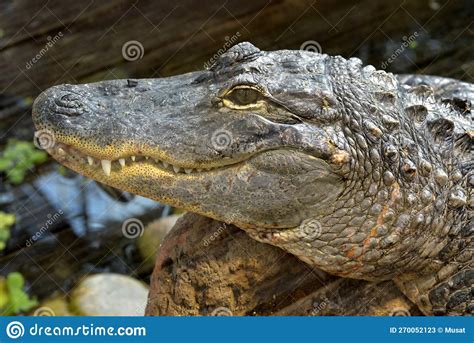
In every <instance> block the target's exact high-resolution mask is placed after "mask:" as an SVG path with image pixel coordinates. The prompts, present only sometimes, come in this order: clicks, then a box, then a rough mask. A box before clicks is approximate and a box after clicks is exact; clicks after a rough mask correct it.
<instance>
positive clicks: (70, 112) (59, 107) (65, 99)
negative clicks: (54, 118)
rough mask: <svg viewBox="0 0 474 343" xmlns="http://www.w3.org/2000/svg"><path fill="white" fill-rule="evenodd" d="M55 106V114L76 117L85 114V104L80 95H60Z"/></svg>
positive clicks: (55, 100) (55, 101)
mask: <svg viewBox="0 0 474 343" xmlns="http://www.w3.org/2000/svg"><path fill="white" fill-rule="evenodd" d="M54 104H55V108H54V112H56V113H58V114H64V115H66V116H74V117H75V116H79V115H81V114H83V113H84V112H85V106H84V103H83V102H82V101H81V99H80V96H79V95H78V94H74V93H68V92H65V93H60V94H59V96H58V97H56V98H55V99H54Z"/></svg>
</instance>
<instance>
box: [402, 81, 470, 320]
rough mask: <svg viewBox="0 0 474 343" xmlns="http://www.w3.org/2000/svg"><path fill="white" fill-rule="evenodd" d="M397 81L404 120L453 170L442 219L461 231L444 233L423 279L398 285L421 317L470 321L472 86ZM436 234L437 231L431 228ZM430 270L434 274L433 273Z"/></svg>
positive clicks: (452, 229)
mask: <svg viewBox="0 0 474 343" xmlns="http://www.w3.org/2000/svg"><path fill="white" fill-rule="evenodd" d="M398 80H399V82H400V84H401V85H402V87H403V88H404V89H405V95H406V96H405V101H406V114H407V115H409V116H411V117H412V119H413V122H414V123H415V127H416V128H417V129H418V130H424V131H427V132H428V133H429V135H427V137H432V139H431V141H430V142H429V144H426V145H425V146H427V147H429V148H430V149H431V150H432V151H431V152H432V153H433V154H432V156H434V157H436V156H437V157H438V158H439V159H441V161H440V163H442V164H444V165H445V166H446V168H448V169H451V170H448V171H447V172H448V174H450V175H453V176H452V177H451V180H447V181H446V185H445V187H446V188H448V189H449V188H451V189H453V191H452V193H451V195H450V196H449V198H448V201H449V207H450V209H451V211H450V212H447V211H446V212H444V213H442V214H441V215H445V216H457V217H458V218H459V217H461V220H457V223H460V225H459V227H449V228H447V229H446V230H449V232H448V236H449V238H450V239H449V243H448V244H447V245H446V246H445V247H444V248H443V249H442V250H441V251H440V252H439V254H438V255H437V256H436V258H435V261H434V262H433V263H432V264H431V265H430V266H426V271H427V273H426V274H425V275H423V276H420V275H414V274H410V275H402V276H401V277H399V278H397V280H396V281H397V283H398V285H399V286H400V288H401V289H402V290H403V291H404V292H405V293H406V294H407V296H408V297H410V298H411V299H412V300H413V301H414V302H415V303H417V304H418V305H419V306H420V307H421V309H422V310H424V312H425V313H433V314H435V315H446V314H448V315H449V314H451V315H460V314H464V315H472V314H473V313H474V296H473V292H474V259H473V257H474V225H473V220H472V219H473V198H474V194H473V185H474V173H473V166H474V158H473V136H474V125H473V113H472V112H471V103H472V102H474V85H472V84H469V83H464V82H460V81H457V80H453V79H448V78H442V77H436V76H422V75H400V76H398ZM439 177H440V178H443V177H444V175H439ZM463 190H465V191H467V194H465V193H463ZM469 199H470V200H469ZM466 202H467V204H466ZM466 205H467V206H466ZM456 226H458V225H457V224H456ZM435 229H436V226H433V230H435ZM436 264H438V265H439V266H441V268H438V267H436ZM430 268H433V272H432V273H431V272H429V269H430Z"/></svg>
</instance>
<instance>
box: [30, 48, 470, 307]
mask: <svg viewBox="0 0 474 343" xmlns="http://www.w3.org/2000/svg"><path fill="white" fill-rule="evenodd" d="M473 99H474V86H473V85H471V84H467V83H463V82H459V81H455V80H449V79H444V78H439V77H430V76H398V77H397V76H394V75H392V74H389V73H385V72H384V71H377V70H375V68H374V67H372V66H365V67H364V66H362V63H361V61H360V60H358V59H356V58H351V59H349V60H346V59H344V58H342V57H339V56H335V57H332V56H328V55H324V54H318V53H313V52H306V51H287V50H283V51H275V52H263V51H260V50H258V49H257V48H256V47H254V46H253V45H251V44H250V43H241V44H239V45H236V46H234V47H233V48H232V49H230V50H229V51H227V52H226V53H224V54H223V55H222V56H221V57H220V58H219V60H218V61H217V62H216V64H215V65H214V66H213V67H212V68H211V69H210V70H206V71H200V72H194V73H190V74H185V75H180V76H175V77H170V78H164V79H144V80H138V81H133V82H131V81H128V82H127V81H126V80H114V81H102V82H98V83H92V84H85V85H61V86H56V87H53V88H50V89H48V90H46V91H45V92H44V93H42V94H41V95H40V96H39V97H38V99H37V100H36V102H35V105H34V109H33V116H34V121H35V123H36V126H37V129H38V130H39V132H40V133H43V134H44V133H45V132H46V133H51V132H52V133H54V136H55V141H56V144H55V145H54V146H52V147H49V148H48V152H49V153H50V154H52V155H53V157H55V158H56V159H58V161H60V162H61V163H63V164H64V165H66V166H68V167H70V168H72V169H74V170H76V171H78V172H80V173H82V174H84V175H86V176H89V177H92V178H94V179H97V180H99V181H101V182H104V183H106V184H109V185H111V186H114V187H117V188H120V189H124V190H127V191H130V192H134V193H138V194H141V195H144V196H147V197H150V198H154V199H157V200H160V201H163V202H167V203H170V204H172V205H176V206H179V207H184V208H186V209H188V210H190V211H193V212H197V213H200V214H202V215H205V216H208V217H211V218H214V219H217V220H220V221H224V222H227V223H232V224H235V225H236V226H238V227H240V228H242V229H244V230H246V231H247V232H248V233H249V234H250V235H251V236H252V237H254V238H255V239H257V240H259V241H262V242H266V243H269V244H272V245H276V246H279V247H281V248H283V249H285V250H287V251H288V252H290V253H292V254H294V255H296V256H298V257H299V258H300V259H302V260H303V261H305V262H307V263H310V264H312V265H314V266H317V267H319V268H321V269H323V270H325V271H327V272H329V273H333V274H336V275H339V276H343V277H350V278H357V279H364V280H369V281H381V280H390V279H392V280H394V281H395V282H396V283H397V284H398V285H399V287H400V289H401V290H402V291H403V292H404V293H405V294H406V295H407V296H408V297H409V298H410V299H411V300H412V301H414V302H415V303H416V304H417V305H418V306H419V307H420V308H421V310H422V311H423V312H424V313H426V314H453V315H462V314H472V313H473V311H474V304H473V283H474V262H473V256H474V251H473V250H474V249H473V248H474V245H473V236H474V228H473V222H472V213H473V206H474V205H473V185H474V173H473V164H474V162H473V136H474V125H473V115H472V113H471V109H470V103H471V101H472V100H473ZM45 130H47V131H45ZM86 155H87V156H90V157H92V158H93V160H94V161H95V162H94V163H92V165H89V164H87V163H86ZM131 156H137V158H136V160H135V162H132V161H131V159H130V158H131ZM140 156H142V157H140ZM145 156H148V157H150V158H149V159H145ZM119 159H125V160H124V161H122V162H125V164H126V165H125V167H120V165H119V163H118V162H116V161H115V160H119ZM155 159H156V160H158V162H155V161H154V160H155ZM96 160H106V161H105V162H103V163H102V164H103V165H104V170H105V173H104V172H102V170H101V168H100V166H99V165H98V163H97V161H96ZM110 160H113V161H114V162H112V165H111V170H110V173H109V170H108V166H109V162H108V161H110ZM171 165H173V166H174V169H173V168H172V167H171ZM181 168H185V169H188V171H187V172H189V174H188V173H185V172H184V170H183V169H181ZM194 168H197V169H194ZM206 168H212V169H211V170H206ZM190 169H192V170H190ZM200 169H203V170H200ZM106 174H110V175H108V176H107V175H106Z"/></svg>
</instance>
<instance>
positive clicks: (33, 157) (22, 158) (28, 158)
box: [0, 139, 48, 184]
mask: <svg viewBox="0 0 474 343" xmlns="http://www.w3.org/2000/svg"><path fill="white" fill-rule="evenodd" d="M47 158H48V155H47V154H46V152H44V151H41V150H38V149H36V148H35V146H34V144H33V143H31V142H27V141H19V140H16V139H10V140H9V141H8V143H7V146H6V147H5V149H4V151H3V153H2V155H1V157H0V172H4V173H5V174H6V176H7V179H8V181H9V182H11V183H13V184H19V183H21V182H23V179H24V178H25V175H26V173H27V171H28V170H30V169H32V168H33V167H34V166H35V165H36V164H41V163H43V162H45V161H46V160H47Z"/></svg>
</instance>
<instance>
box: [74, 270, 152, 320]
mask: <svg viewBox="0 0 474 343" xmlns="http://www.w3.org/2000/svg"><path fill="white" fill-rule="evenodd" d="M147 296H148V287H147V286H145V284H143V283H142V282H141V281H138V280H136V279H134V278H131V277H129V276H126V275H121V274H112V273H104V274H96V275H92V276H88V277H86V278H85V279H84V280H82V281H81V282H80V283H79V284H78V285H77V286H76V288H75V289H74V290H73V291H72V294H71V310H72V311H73V312H74V313H76V314H78V315H84V316H143V314H144V313H145V306H146V302H147Z"/></svg>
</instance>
